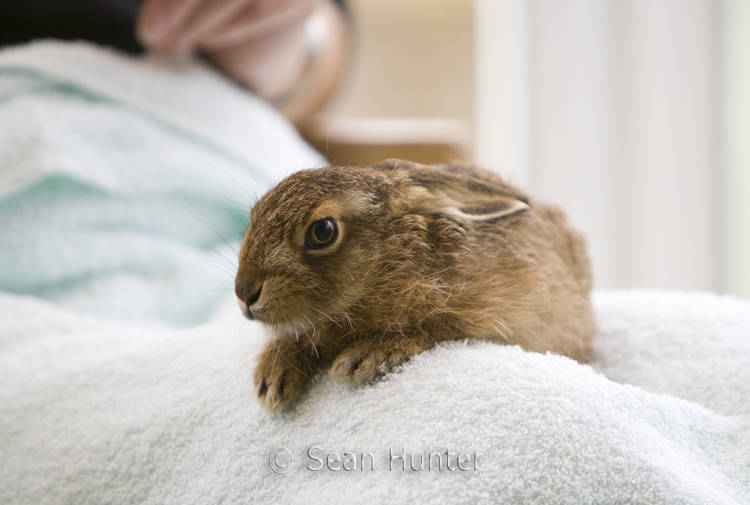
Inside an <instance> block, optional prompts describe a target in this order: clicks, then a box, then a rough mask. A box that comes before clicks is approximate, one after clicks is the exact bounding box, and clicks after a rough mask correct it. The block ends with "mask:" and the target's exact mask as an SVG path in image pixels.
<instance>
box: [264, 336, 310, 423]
mask: <svg viewBox="0 0 750 505" xmlns="http://www.w3.org/2000/svg"><path fill="white" fill-rule="evenodd" d="M275 344H277V343H275V342H273V343H271V344H269V346H268V347H267V348H266V350H265V351H264V352H263V354H262V355H261V357H260V360H259V361H258V367H257V368H256V369H255V394H256V395H257V396H258V401H260V403H261V405H263V407H265V408H266V409H267V410H270V411H272V412H280V411H282V410H284V409H285V408H287V407H288V406H289V405H291V404H292V403H293V402H294V400H296V399H297V397H298V396H299V394H300V392H301V391H302V388H303V387H304V385H305V383H306V382H307V380H308V379H309V377H310V375H311V370H310V369H309V367H308V366H306V363H305V361H304V360H303V359H302V358H301V357H300V356H299V355H298V354H297V353H296V352H294V351H292V350H288V349H284V348H283V347H284V346H283V345H281V346H279V345H275ZM279 347H281V349H279Z"/></svg>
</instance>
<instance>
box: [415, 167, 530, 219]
mask: <svg viewBox="0 0 750 505" xmlns="http://www.w3.org/2000/svg"><path fill="white" fill-rule="evenodd" d="M472 170H473V171H470V170H468V169H467V170H465V171H453V172H448V171H446V170H441V169H440V168H437V167H427V166H419V167H417V168H412V169H411V170H409V180H410V181H411V182H412V183H414V184H415V185H416V186H417V187H419V188H420V193H421V194H422V195H423V196H424V197H425V198H424V199H423V200H422V204H423V205H424V210H426V211H428V212H437V213H443V214H448V215H452V216H456V217H459V218H462V219H468V220H470V221H489V220H493V219H501V218H505V217H508V216H512V215H515V214H518V213H519V212H523V211H525V210H528V209H530V208H531V207H530V205H529V203H528V198H526V196H525V195H524V194H523V193H521V192H520V191H519V190H518V189H516V188H514V187H512V186H510V185H509V184H506V183H505V182H504V181H503V180H502V179H500V178H499V177H490V176H489V175H488V176H487V177H478V176H477V173H479V172H478V170H476V169H472ZM428 195H429V196H428Z"/></svg>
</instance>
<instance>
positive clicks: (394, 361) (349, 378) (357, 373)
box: [331, 348, 411, 384]
mask: <svg viewBox="0 0 750 505" xmlns="http://www.w3.org/2000/svg"><path fill="white" fill-rule="evenodd" d="M410 357H411V356H410V355H409V354H406V353H403V352H400V351H397V350H390V351H389V350H381V349H364V348H350V349H347V350H345V351H343V352H341V354H339V355H338V356H337V357H336V359H335V360H333V366H331V375H332V376H333V378H334V379H336V380H337V381H339V382H349V383H353V384H364V383H365V382H370V381H372V380H373V379H375V378H376V377H380V376H382V375H385V374H386V373H388V372H389V371H390V370H391V369H393V368H394V367H396V366H398V365H400V364H401V363H403V362H404V361H406V360H408V359H409V358H410Z"/></svg>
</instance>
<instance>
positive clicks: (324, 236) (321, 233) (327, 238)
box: [305, 217, 339, 249]
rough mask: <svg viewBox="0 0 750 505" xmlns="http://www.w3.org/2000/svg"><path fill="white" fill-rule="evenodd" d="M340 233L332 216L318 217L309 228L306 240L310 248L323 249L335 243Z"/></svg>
mask: <svg viewBox="0 0 750 505" xmlns="http://www.w3.org/2000/svg"><path fill="white" fill-rule="evenodd" d="M338 235H339V227H338V225H337V224H336V220H335V219H333V218H332V217H327V218H325V219H318V220H317V221H315V222H313V223H312V224H311V225H310V227H309V228H308V229H307V234H306V235H305V241H306V242H307V247H308V249H322V248H323V247H327V246H329V245H331V244H333V243H334V242H335V241H336V238H337V237H338Z"/></svg>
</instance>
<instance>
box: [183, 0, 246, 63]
mask: <svg viewBox="0 0 750 505" xmlns="http://www.w3.org/2000/svg"><path fill="white" fill-rule="evenodd" d="M253 1H254V0H212V1H208V2H203V3H202V4H200V5H199V6H198V7H197V8H196V9H195V11H194V12H193V13H192V15H191V16H190V19H189V20H188V21H187V22H186V23H185V24H184V25H183V28H182V30H181V31H180V33H179V34H178V35H177V36H176V37H175V39H174V40H173V46H174V48H175V50H176V51H177V52H179V51H181V50H184V49H187V48H190V47H193V46H195V45H196V44H198V43H200V41H201V40H203V39H205V38H209V37H211V36H212V35H213V34H214V33H216V32H217V31H218V30H221V29H222V27H223V26H225V25H226V24H228V23H230V22H231V20H232V19H233V18H234V17H235V16H236V15H237V14H238V13H239V12H240V11H242V10H243V9H245V8H247V7H248V5H250V4H252V3H253Z"/></svg>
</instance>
